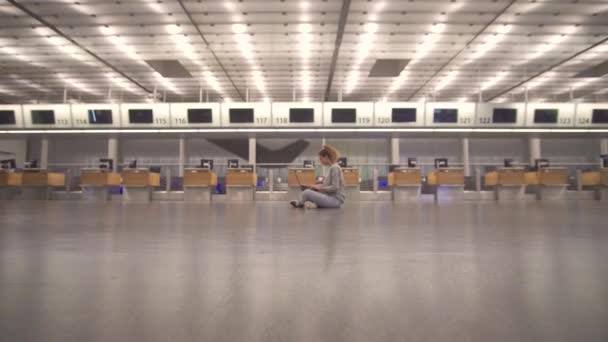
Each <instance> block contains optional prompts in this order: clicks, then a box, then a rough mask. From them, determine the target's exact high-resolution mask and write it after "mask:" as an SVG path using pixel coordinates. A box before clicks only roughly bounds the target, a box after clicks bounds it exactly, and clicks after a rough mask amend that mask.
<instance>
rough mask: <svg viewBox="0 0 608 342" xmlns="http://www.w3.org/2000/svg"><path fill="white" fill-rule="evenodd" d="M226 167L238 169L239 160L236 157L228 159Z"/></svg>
mask: <svg viewBox="0 0 608 342" xmlns="http://www.w3.org/2000/svg"><path fill="white" fill-rule="evenodd" d="M228 168H229V169H238V168H239V160H238V159H228Z"/></svg>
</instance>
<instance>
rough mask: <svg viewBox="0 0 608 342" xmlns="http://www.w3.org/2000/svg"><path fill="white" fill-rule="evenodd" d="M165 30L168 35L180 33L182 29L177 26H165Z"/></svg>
mask: <svg viewBox="0 0 608 342" xmlns="http://www.w3.org/2000/svg"><path fill="white" fill-rule="evenodd" d="M166 29H167V32H168V33H169V34H178V33H180V32H182V29H181V28H180V27H179V26H177V25H167V27H166Z"/></svg>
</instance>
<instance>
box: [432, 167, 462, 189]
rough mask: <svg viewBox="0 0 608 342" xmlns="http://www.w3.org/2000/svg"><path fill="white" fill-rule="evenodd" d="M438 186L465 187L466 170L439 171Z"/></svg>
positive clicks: (437, 172)
mask: <svg viewBox="0 0 608 342" xmlns="http://www.w3.org/2000/svg"><path fill="white" fill-rule="evenodd" d="M435 172H436V174H437V185H464V170H462V169H453V170H437V171H435Z"/></svg>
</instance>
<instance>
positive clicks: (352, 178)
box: [342, 168, 360, 186]
mask: <svg viewBox="0 0 608 342" xmlns="http://www.w3.org/2000/svg"><path fill="white" fill-rule="evenodd" d="M342 174H343V175H344V185H346V186H352V185H359V178H360V177H359V169H351V168H347V169H342Z"/></svg>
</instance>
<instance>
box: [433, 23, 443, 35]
mask: <svg viewBox="0 0 608 342" xmlns="http://www.w3.org/2000/svg"><path fill="white" fill-rule="evenodd" d="M443 31H445V24H443V23H439V24H434V25H433V26H431V32H433V33H442V32H443Z"/></svg>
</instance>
